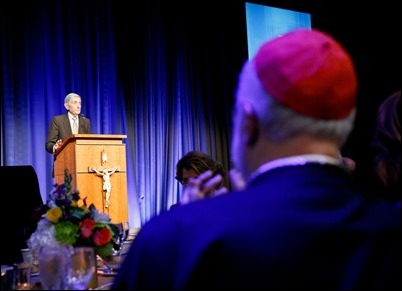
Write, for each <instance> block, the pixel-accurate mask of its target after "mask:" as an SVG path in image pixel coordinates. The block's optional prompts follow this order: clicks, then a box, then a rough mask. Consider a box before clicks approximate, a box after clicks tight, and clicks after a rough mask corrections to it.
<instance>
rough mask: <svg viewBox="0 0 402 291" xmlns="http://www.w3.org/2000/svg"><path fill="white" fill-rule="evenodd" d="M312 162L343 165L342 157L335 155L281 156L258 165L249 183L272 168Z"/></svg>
mask: <svg viewBox="0 0 402 291" xmlns="http://www.w3.org/2000/svg"><path fill="white" fill-rule="evenodd" d="M310 163H317V164H321V165H324V164H331V165H335V166H339V167H340V166H342V161H341V159H335V158H333V157H330V156H326V155H320V154H309V155H298V156H291V157H286V158H279V159H275V160H272V161H269V162H267V163H265V164H263V165H261V166H260V167H258V168H257V170H255V171H254V172H253V173H252V174H251V175H250V177H249V178H248V181H247V184H250V182H251V181H253V180H254V179H255V178H257V177H258V176H260V175H261V174H263V173H265V172H268V171H270V170H272V169H275V168H280V167H285V166H300V165H305V164H310Z"/></svg>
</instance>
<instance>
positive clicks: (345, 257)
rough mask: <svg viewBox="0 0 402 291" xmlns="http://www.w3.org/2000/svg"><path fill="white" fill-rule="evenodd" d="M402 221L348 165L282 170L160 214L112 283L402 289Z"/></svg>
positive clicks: (132, 285)
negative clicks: (364, 188) (365, 190)
mask: <svg viewBox="0 0 402 291" xmlns="http://www.w3.org/2000/svg"><path fill="white" fill-rule="evenodd" d="M400 227H401V215H400V209H398V208H396V207H394V206H393V205H390V204H388V203H383V202H380V201H375V200H372V199H370V197H367V196H366V195H365V194H362V193H359V192H358V191H357V190H355V189H354V187H353V183H352V182H351V181H350V175H348V174H347V173H346V172H344V171H343V170H342V169H341V168H339V167H336V166H332V165H318V164H308V165H304V166H291V167H282V168H276V169H273V170H270V171H268V172H266V173H264V174H262V175H260V176H259V177H257V178H256V179H255V180H254V181H252V183H251V185H248V189H247V190H245V191H241V192H234V193H228V194H224V195H221V196H218V197H214V198H211V199H204V200H200V201H197V202H193V203H190V204H187V205H183V206H181V207H175V208H174V209H171V210H170V211H167V212H164V213H162V214H160V215H159V216H157V217H155V218H153V219H152V220H151V221H149V222H148V223H147V224H145V225H144V226H143V228H142V230H141V231H140V233H139V234H138V236H137V238H136V239H135V241H134V243H133V245H132V247H131V249H130V251H129V253H128V255H127V257H126V259H125V261H124V262H123V264H122V266H121V269H120V272H119V274H118V275H117V277H116V279H115V281H114V284H113V286H112V289H114V290H117V289H119V290H122V289H124V290H151V289H153V290H162V289H165V290H180V289H202V290H218V289H225V290H230V288H233V289H242V288H245V287H255V288H256V289H258V290H269V288H271V290H278V289H287V290H300V289H304V288H306V290H307V289H320V290H329V289H335V290H354V289H364V290H367V289H377V290H384V289H389V288H393V289H400V287H401V280H400V275H401V274H402V272H401V232H400ZM398 286H399V287H398Z"/></svg>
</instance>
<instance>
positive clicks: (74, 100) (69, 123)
mask: <svg viewBox="0 0 402 291" xmlns="http://www.w3.org/2000/svg"><path fill="white" fill-rule="evenodd" d="M64 107H65V108H66V110H67V112H66V113H65V114H60V115H56V116H54V117H53V118H52V121H51V123H50V127H49V131H48V135H47V140H46V144H45V147H46V151H47V152H49V153H51V154H53V153H54V152H55V151H56V150H57V149H58V148H59V147H60V146H61V145H62V144H63V141H64V139H65V138H66V137H67V136H69V135H71V134H76V133H87V134H90V133H91V122H90V120H89V119H88V118H86V117H85V116H84V115H83V114H81V96H80V95H78V94H76V93H69V94H67V96H66V97H65V98H64ZM52 177H54V169H53V170H52Z"/></svg>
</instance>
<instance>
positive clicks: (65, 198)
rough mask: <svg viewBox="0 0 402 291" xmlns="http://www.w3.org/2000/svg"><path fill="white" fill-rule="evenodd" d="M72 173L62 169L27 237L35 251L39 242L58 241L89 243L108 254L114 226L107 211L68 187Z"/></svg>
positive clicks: (111, 248) (69, 243)
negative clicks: (60, 178)
mask: <svg viewBox="0 0 402 291" xmlns="http://www.w3.org/2000/svg"><path fill="white" fill-rule="evenodd" d="M71 180H72V176H71V175H70V173H69V171H68V170H67V169H66V170H65V171H64V183H63V184H55V188H54V190H53V191H52V192H51V193H50V195H49V197H48V200H47V203H46V204H45V205H43V207H41V209H39V210H38V211H39V212H40V213H41V215H40V219H39V221H38V222H37V226H36V230H35V231H34V232H33V233H32V235H31V236H30V238H29V239H28V246H29V248H30V249H31V251H32V252H33V253H34V254H35V253H37V252H38V251H39V249H40V247H41V246H44V245H49V244H54V243H61V244H67V245H71V246H73V247H74V246H91V247H94V249H95V252H96V254H98V255H100V256H101V257H104V258H106V257H110V256H112V254H113V248H114V246H115V233H117V232H116V226H115V225H114V224H112V223H111V222H110V217H109V216H108V215H107V214H103V213H100V212H98V210H97V209H96V207H95V206H94V205H93V204H91V205H89V206H87V203H86V198H84V199H81V198H80V193H79V191H78V190H72V189H71Z"/></svg>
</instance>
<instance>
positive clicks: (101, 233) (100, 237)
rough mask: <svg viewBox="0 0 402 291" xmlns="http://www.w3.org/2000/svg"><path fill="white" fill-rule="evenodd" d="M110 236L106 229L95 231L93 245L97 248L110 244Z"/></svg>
mask: <svg viewBox="0 0 402 291" xmlns="http://www.w3.org/2000/svg"><path fill="white" fill-rule="evenodd" d="M111 239H112V235H111V233H110V230H109V229H108V228H106V227H104V228H100V229H97V230H96V231H95V234H94V243H95V245H97V246H103V245H105V244H107V243H108V242H110V240H111Z"/></svg>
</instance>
